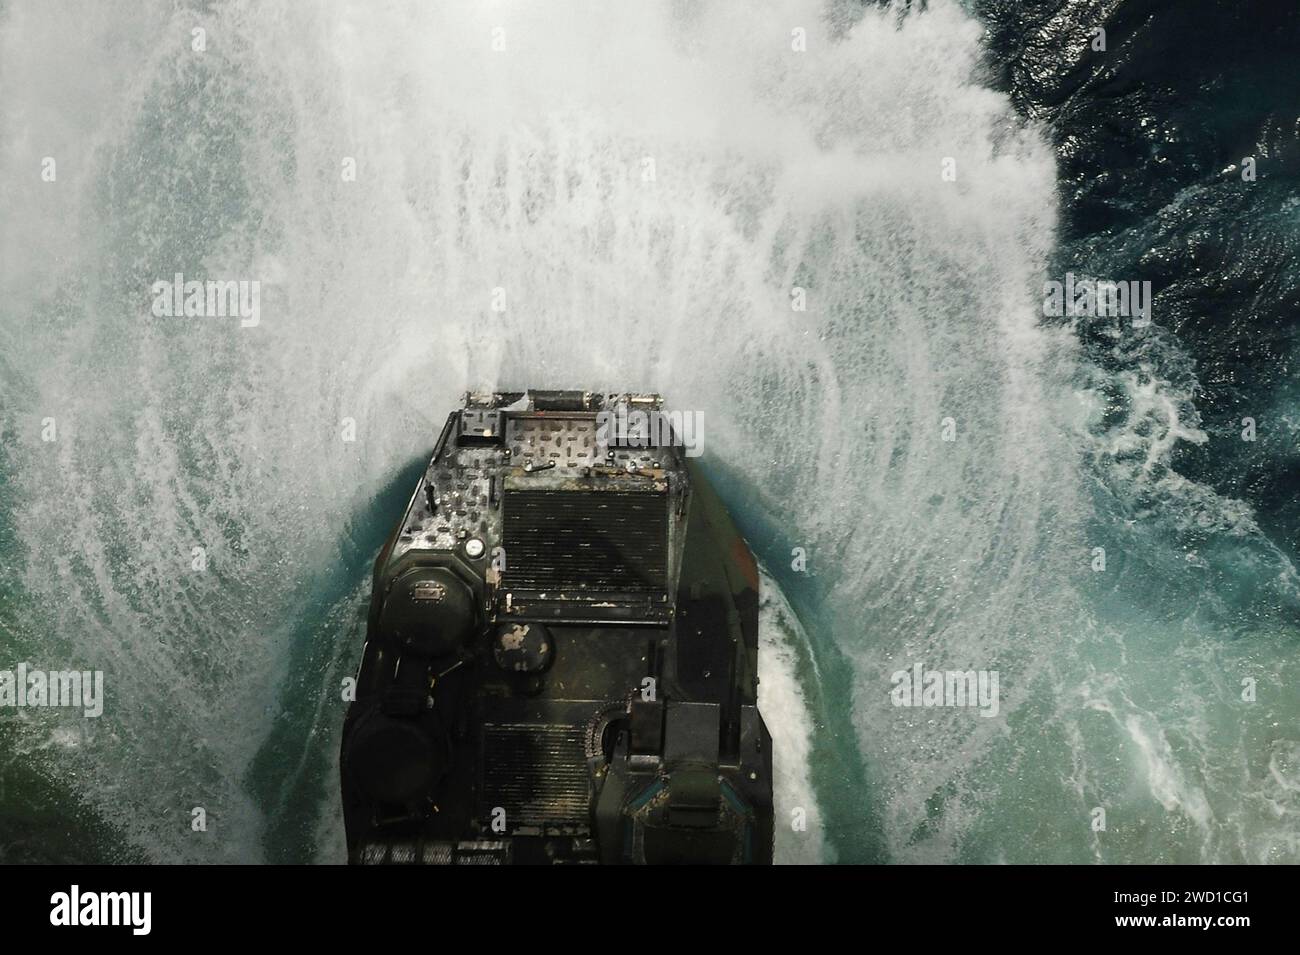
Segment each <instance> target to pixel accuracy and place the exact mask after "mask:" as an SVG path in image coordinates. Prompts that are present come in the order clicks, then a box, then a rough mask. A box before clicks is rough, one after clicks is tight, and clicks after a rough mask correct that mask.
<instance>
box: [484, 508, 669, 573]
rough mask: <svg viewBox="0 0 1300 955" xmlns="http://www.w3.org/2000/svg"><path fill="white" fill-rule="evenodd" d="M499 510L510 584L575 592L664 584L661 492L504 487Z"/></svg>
mask: <svg viewBox="0 0 1300 955" xmlns="http://www.w3.org/2000/svg"><path fill="white" fill-rule="evenodd" d="M502 516H503V524H504V527H503V529H502V537H503V546H504V547H505V553H506V570H505V574H504V580H505V582H506V584H507V585H508V586H509V587H510V588H517V589H525V590H536V591H545V592H550V593H554V594H557V595H558V594H562V593H567V594H570V595H571V596H574V597H578V596H580V595H581V594H582V593H583V592H586V593H625V594H661V593H663V592H665V591H666V590H667V586H668V495H667V493H665V492H663V491H559V490H539V491H531V490H508V491H506V493H505V499H504V510H503V515H502Z"/></svg>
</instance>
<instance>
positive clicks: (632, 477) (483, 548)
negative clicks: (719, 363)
mask: <svg viewBox="0 0 1300 955" xmlns="http://www.w3.org/2000/svg"><path fill="white" fill-rule="evenodd" d="M680 420H681V419H680V417H676V418H675V417H674V416H673V415H670V414H668V413H666V412H664V411H663V403H662V400H661V399H660V398H659V397H658V396H656V395H643V394H607V395H601V394H592V393H590V392H582V391H529V392H510V393H496V394H470V395H467V396H466V397H465V401H464V407H463V408H461V409H460V410H458V411H455V412H453V413H452V414H451V415H450V417H449V418H448V419H447V424H446V426H445V427H444V428H443V430H442V434H441V436H440V437H439V438H438V441H437V445H436V447H435V448H434V451H433V457H432V459H431V460H430V462H429V466H428V468H427V470H426V471H425V472H424V475H423V477H422V478H421V479H420V482H419V484H418V486H417V487H416V488H415V492H414V494H413V495H412V496H411V499H410V503H409V504H408V505H407V508H406V511H405V513H404V514H403V515H402V518H401V520H400V522H399V523H398V525H397V527H396V529H395V530H394V531H393V533H392V535H391V536H390V537H389V538H388V540H387V542H386V543H385V544H384V547H383V549H382V551H381V552H380V554H379V557H378V559H377V561H376V562H375V570H374V589H373V595H372V598H371V605H370V615H369V621H368V631H367V638H366V644H365V649H364V651H363V657H362V661H361V666H360V669H359V671H358V676H357V691H356V699H355V702H353V703H352V704H351V705H350V706H349V709H348V713H347V717H346V720H345V723H344V730H343V744H342V754H341V769H342V789H343V812H344V820H345V825H346V830H347V842H348V855H349V861H351V862H354V863H425V864H428V863H441V864H489V865H491V864H509V863H523V864H552V863H597V862H598V863H607V864H617V863H770V862H771V861H772V822H773V820H772V743H771V738H770V736H769V735H768V731H767V727H766V726H765V725H764V723H763V719H762V717H761V716H760V715H759V712H758V707H757V701H756V692H757V686H758V573H757V568H756V565H755V562H754V558H753V555H752V554H751V553H750V550H749V548H748V546H747V545H746V544H745V542H744V540H743V539H742V538H741V537H740V536H739V534H738V533H737V531H736V528H735V527H734V526H733V524H732V522H731V520H730V518H729V517H728V516H727V514H726V512H725V510H724V509H723V507H722V505H721V503H720V502H719V500H718V498H717V496H716V495H715V493H714V491H713V490H712V489H711V488H710V487H709V484H708V482H707V481H706V480H705V479H704V477H703V476H702V475H701V473H700V472H699V470H698V469H697V468H696V466H695V463H694V460H693V459H692V458H691V457H690V456H689V455H688V453H687V449H685V448H683V446H682V442H681V441H680V437H681V431H682V428H681V425H680Z"/></svg>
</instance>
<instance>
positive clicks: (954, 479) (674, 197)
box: [0, 0, 1300, 862]
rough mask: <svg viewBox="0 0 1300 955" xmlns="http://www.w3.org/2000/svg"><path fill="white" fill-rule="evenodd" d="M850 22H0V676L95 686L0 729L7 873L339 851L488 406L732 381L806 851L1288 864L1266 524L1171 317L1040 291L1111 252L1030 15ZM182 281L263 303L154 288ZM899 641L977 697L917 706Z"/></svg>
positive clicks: (745, 518)
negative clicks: (422, 572) (474, 423)
mask: <svg viewBox="0 0 1300 955" xmlns="http://www.w3.org/2000/svg"><path fill="white" fill-rule="evenodd" d="M852 9H853V8H851V7H850V6H848V5H840V4H837V5H834V6H833V7H832V8H831V11H832V12H831V14H829V15H828V14H827V13H826V11H825V10H824V9H823V6H822V5H820V4H815V3H805V2H802V0H800V2H789V3H777V4H771V5H764V7H763V8H762V9H761V10H756V9H754V8H753V7H752V5H743V4H727V3H722V4H697V3H688V2H681V3H674V4H667V5H654V4H644V5H642V4H638V5H636V6H635V7H630V6H626V5H625V6H624V7H621V8H611V7H610V6H609V5H604V4H589V5H585V4H565V5H563V6H549V5H548V6H543V5H539V4H537V3H535V2H531V3H530V2H521V3H517V4H515V3H503V4H499V5H492V6H486V5H484V6H470V5H452V6H451V8H450V9H449V10H444V11H442V12H438V11H435V10H432V9H429V8H428V5H425V4H416V3H409V4H406V3H391V4H380V5H376V4H370V3H360V2H344V0H337V2H332V3H323V4H319V5H312V6H310V7H307V8H291V7H289V6H288V5H272V4H262V3H252V2H247V3H245V2H230V3H221V4H193V5H187V4H174V3H171V2H167V3H125V2H124V3H115V2H107V3H98V4H66V5H57V6H46V5H37V4H25V3H6V4H3V5H0V132H2V133H3V135H0V144H2V145H0V150H2V152H0V157H2V161H3V164H4V168H3V175H4V179H5V181H6V182H7V183H10V184H11V185H10V186H9V187H8V188H7V190H6V191H5V192H4V193H3V194H0V212H2V213H3V214H2V215H0V221H2V222H3V223H4V225H3V226H2V227H0V236H2V237H3V255H0V423H2V425H3V431H2V432H0V490H2V492H3V493H2V494H0V651H2V652H3V658H0V666H8V665H11V664H16V663H18V662H20V661H26V662H29V663H31V664H32V665H33V666H43V667H47V668H51V669H58V668H64V667H76V668H78V669H101V670H103V671H104V672H105V675H106V681H107V684H108V703H107V705H106V709H105V714H104V716H103V717H101V718H100V719H98V720H88V719H83V718H79V717H76V716H73V715H70V714H67V713H60V712H42V711H32V710H27V711H21V712H19V713H17V714H14V713H13V712H12V711H6V712H4V714H3V715H0V856H2V857H3V858H5V859H95V860H116V861H127V860H135V859H141V858H144V859H151V860H161V861H173V860H175V861H263V860H264V861H338V860H339V859H340V857H341V824H340V821H339V819H338V818H337V816H338V812H337V805H336V794H335V772H336V749H337V737H338V731H339V728H340V724H341V720H342V713H343V705H344V704H343V701H342V697H341V692H340V687H341V681H342V680H343V679H344V678H345V677H347V676H349V675H350V674H351V673H352V672H353V669H354V667H355V665H356V662H357V659H358V656H359V653H360V648H361V642H362V640H363V636H364V621H363V613H364V607H365V604H366V601H367V599H368V592H367V589H368V581H367V569H368V565H369V562H370V561H371V560H372V559H373V556H374V554H375V552H376V551H377V549H378V546H379V543H380V541H381V540H382V538H383V536H384V533H385V532H386V530H387V529H388V524H389V522H390V521H391V520H393V519H395V517H396V515H397V513H398V511H399V510H400V507H401V505H402V504H403V503H404V501H405V499H406V496H407V495H408V494H409V489H410V487H411V485H412V483H413V481H414V477H415V475H416V473H418V469H419V467H420V466H421V462H422V458H423V457H424V456H425V455H427V453H428V450H429V448H430V446H431V444H432V441H433V439H434V437H435V435H436V433H437V430H438V428H439V427H440V426H441V422H442V419H443V417H444V416H445V414H446V413H447V412H448V411H449V410H450V409H451V408H452V407H453V406H454V405H455V403H456V402H457V400H458V397H459V394H460V393H461V392H462V391H463V390H465V389H466V388H476V389H478V388H490V387H494V386H496V387H501V388H507V387H519V386H524V385H534V386H541V387H557V386H580V387H590V388H593V389H601V388H613V389H621V388H624V387H629V386H630V387H634V388H644V389H654V390H659V391H662V392H663V393H665V394H666V396H667V397H668V400H669V401H670V403H672V404H673V405H674V406H677V407H682V408H690V409H695V410H699V411H702V412H703V414H704V420H705V452H706V455H707V459H708V461H709V466H710V469H711V473H712V474H713V475H714V476H715V477H716V479H717V482H718V486H719V490H720V491H721V493H722V495H723V497H724V498H725V499H726V500H727V502H728V504H729V506H731V507H732V509H733V511H734V512H735V514H736V516H737V519H738V521H739V523H740V524H741V525H742V527H743V529H744V530H745V532H746V534H747V536H748V537H749V538H750V539H751V541H752V542H753V544H754V547H755V550H756V551H757V552H758V554H759V556H760V558H761V559H762V561H763V563H764V564H765V566H766V567H767V568H768V569H769V571H770V572H771V574H772V576H773V578H774V579H775V581H776V582H777V584H778V585H779V587H780V589H781V590H782V591H784V594H785V597H786V598H787V599H788V601H789V605H790V607H792V608H793V610H792V611H786V610H785V609H783V608H782V607H781V605H780V601H779V600H777V598H776V597H775V595H773V596H772V597H771V599H770V601H769V604H768V606H767V609H766V610H765V614H764V626H765V628H767V630H768V634H767V636H766V637H765V639H766V640H767V643H766V644H765V646H766V647H767V649H768V650H769V651H770V653H769V655H770V656H771V657H772V659H773V660H774V661H776V663H775V665H774V666H769V668H768V670H765V673H764V688H763V689H764V693H765V697H764V700H763V706H764V709H765V714H766V717H767V720H768V722H769V723H770V724H773V725H774V726H779V727H780V732H779V734H778V740H777V742H778V746H779V749H778V757H779V758H783V759H784V760H785V765H786V766H787V767H788V773H787V774H786V775H784V776H783V778H782V780H781V783H780V787H779V792H778V800H779V806H778V808H779V809H780V810H781V811H782V813H788V812H789V810H790V809H792V808H803V809H805V810H807V811H808V813H809V815H810V817H811V825H810V827H809V829H808V831H807V832H795V831H785V829H783V830H782V835H781V836H780V853H781V855H782V858H784V859H788V860H790V861H806V860H809V859H825V860H838V861H842V862H859V861H889V862H1028V861H1033V862H1095V861H1101V862H1224V861H1234V862H1235V861H1241V862H1295V861H1300V825H1298V820H1300V697H1298V696H1297V694H1296V691H1295V687H1296V686H1297V681H1298V678H1300V646H1298V644H1297V638H1298V636H1300V634H1298V632H1297V624H1296V621H1297V619H1298V618H1297V613H1296V611H1297V609H1298V604H1300V580H1298V579H1297V576H1296V571H1295V567H1294V556H1295V555H1294V546H1293V545H1294V539H1295V538H1294V534H1293V532H1292V531H1290V530H1288V528H1289V525H1287V524H1286V523H1285V518H1286V513H1287V512H1286V511H1285V509H1283V510H1282V511H1281V512H1280V516H1279V512H1278V510H1277V508H1272V509H1269V508H1266V507H1264V505H1263V504H1262V503H1261V502H1259V501H1255V500H1252V499H1251V497H1250V495H1249V493H1247V490H1246V489H1244V488H1237V489H1234V488H1231V487H1227V486H1224V485H1223V483H1222V482H1219V481H1217V480H1215V479H1214V477H1213V475H1211V474H1209V473H1208V472H1207V466H1206V465H1205V462H1200V465H1201V466H1200V467H1199V468H1196V467H1194V465H1196V464H1197V462H1196V461H1193V460H1189V459H1188V458H1187V457H1186V455H1188V454H1189V453H1191V454H1196V453H1200V452H1199V451H1198V449H1205V448H1206V447H1207V445H1214V444H1215V443H1216V442H1223V441H1224V440H1225V439H1226V437H1227V436H1229V429H1228V428H1227V426H1226V420H1227V419H1226V418H1224V419H1223V420H1207V418H1206V417H1204V416H1202V414H1201V412H1200V410H1199V409H1200V405H1199V404H1198V402H1199V401H1200V400H1201V397H1202V392H1201V391H1199V390H1198V386H1199V381H1198V380H1197V371H1196V366H1195V361H1194V360H1193V359H1194V351H1193V348H1194V344H1188V341H1185V340H1181V339H1179V338H1178V337H1177V336H1176V335H1175V334H1174V332H1173V331H1172V330H1171V329H1170V328H1168V327H1166V326H1164V325H1162V316H1163V315H1164V313H1163V312H1161V311H1160V310H1159V309H1157V312H1156V315H1155V323H1156V326H1157V328H1156V329H1155V330H1153V331H1151V332H1149V333H1147V334H1146V335H1142V336H1138V337H1127V336H1125V335H1121V336H1119V337H1114V336H1110V337H1107V336H1099V335H1098V333H1097V332H1096V330H1095V329H1091V328H1083V327H1079V326H1077V325H1070V324H1059V323H1057V324H1053V323H1047V322H1044V321H1042V319H1041V301H1040V295H1039V290H1041V287H1042V281H1043V279H1044V277H1046V276H1049V275H1053V276H1054V275H1059V273H1060V272H1062V271H1064V269H1065V268H1066V267H1069V266H1071V265H1072V264H1073V263H1074V262H1076V261H1078V260H1079V258H1081V257H1086V254H1087V252H1088V249H1089V247H1090V246H1089V241H1088V239H1087V238H1081V236H1080V225H1079V216H1078V213H1077V208H1076V206H1074V205H1071V202H1072V200H1071V197H1070V195H1069V194H1068V189H1066V188H1065V187H1063V185H1062V183H1063V179H1062V173H1063V168H1064V163H1063V160H1062V158H1061V155H1062V154H1061V147H1060V143H1059V142H1058V141H1057V133H1056V132H1054V131H1053V129H1052V128H1049V127H1048V126H1047V125H1046V124H1045V123H1043V122H1029V121H1026V120H1025V119H1024V118H1023V117H1024V115H1025V114H1026V113H1027V112H1031V111H1030V110H1027V109H1026V108H1025V104H1024V102H1023V98H1024V97H1023V96H1021V95H1020V93H1021V92H1023V91H1019V90H1015V89H1013V90H1010V91H1005V92H1004V91H1002V90H1003V89H1004V88H1005V84H1001V83H1000V82H999V80H998V78H997V77H996V76H995V75H992V73H991V72H990V70H989V68H988V63H987V57H988V55H989V52H990V48H989V44H990V43H995V42H1005V41H1006V38H1005V36H1002V35H1001V34H997V33H996V32H995V33H994V34H992V35H990V34H986V32H985V29H984V25H983V24H981V22H979V21H977V20H976V19H974V15H975V14H973V13H972V12H968V11H967V10H965V9H963V8H962V7H961V6H959V5H957V4H955V3H943V2H939V3H931V4H929V5H928V6H927V7H926V9H924V10H918V11H915V12H913V13H911V14H909V15H901V14H900V13H898V12H897V11H895V10H887V11H878V10H876V9H874V8H873V9H871V10H869V11H866V12H862V11H857V12H851V11H852ZM974 9H975V11H976V12H977V13H978V12H979V10H980V8H979V5H975V7H974ZM798 27H801V28H803V29H805V30H806V37H807V49H806V51H805V52H799V53H796V52H795V51H793V50H791V49H790V45H791V31H792V29H794V28H798ZM498 28H500V29H501V30H503V31H504V32H503V33H497V32H494V31H496V30H497V29H498ZM195 29H202V30H203V31H205V32H204V33H203V34H202V36H203V39H204V43H203V46H204V49H202V50H196V49H194V43H195V40H196V37H195V35H194V33H193V32H192V31H193V30H195ZM494 42H496V43H497V45H500V43H501V42H504V45H505V48H504V49H500V50H498V49H494V48H493V44H494ZM1018 107H1019V109H1018ZM1063 121H1064V120H1063ZM47 156H48V157H53V158H55V159H56V161H57V177H56V179H55V180H54V181H53V182H47V181H43V180H42V178H41V175H40V173H41V169H42V165H41V164H42V160H43V158H44V157H47ZM945 157H951V158H953V159H954V160H955V168H956V170H957V178H956V181H954V182H946V181H944V180H943V179H942V178H941V177H940V169H941V161H942V159H943V158H945ZM647 159H648V160H651V161H652V162H650V163H647ZM349 160H352V161H354V163H355V170H356V176H355V178H354V179H348V178H345V171H346V170H347V169H349V168H350V164H349ZM1272 188H1273V189H1275V190H1276V189H1278V188H1279V187H1277V186H1273V187H1272ZM1286 201H1287V198H1286V193H1285V190H1283V192H1282V193H1280V194H1278V195H1277V196H1276V202H1277V209H1276V211H1275V213H1274V214H1275V215H1278V216H1281V217H1283V218H1282V220H1281V221H1280V222H1279V223H1278V227H1279V228H1286V227H1288V224H1294V219H1286V218H1285V216H1286V215H1292V216H1293V215H1294V211H1292V212H1291V213H1287V212H1286V211H1285V210H1286V209H1289V208H1291V207H1288V206H1285V203H1286ZM1097 244H1098V241H1097V240H1096V239H1095V238H1094V239H1093V241H1092V245H1093V246H1095V245H1097ZM1091 261H1092V262H1093V264H1094V265H1095V264H1096V263H1097V262H1099V261H1101V260H1100V259H1093V260H1091ZM1114 267H1115V268H1122V267H1123V266H1122V265H1115V266H1114ZM1080 271H1084V269H1082V268H1080ZM176 272H183V273H185V274H186V275H187V276H189V277H208V278H219V279H229V280H234V281H258V282H260V283H261V315H260V322H259V324H258V325H257V326H256V327H250V328H243V327H241V326H240V323H239V321H238V320H237V319H230V318H190V319H185V318H178V319H164V318H155V317H154V316H153V315H152V314H151V308H150V306H151V298H152V296H151V292H150V289H151V286H152V284H153V283H154V282H155V281H158V280H160V279H170V278H171V276H173V275H174V274H175V273H176ZM1117 277H1122V278H1128V277H1137V276H1130V275H1129V274H1128V273H1123V274H1120V275H1118V276H1117ZM796 286H797V287H799V288H801V289H804V290H805V292H806V297H807V308H806V310H805V311H794V310H793V309H792V308H791V290H792V288H794V287H796ZM498 290H500V292H498ZM500 301H504V303H505V309H504V311H497V310H494V307H493V306H494V303H497V302H500ZM1133 335H1134V336H1136V335H1137V333H1133ZM1294 397H1295V395H1294V392H1293V391H1292V392H1289V393H1288V392H1285V391H1278V392H1276V393H1274V394H1272V397H1271V398H1270V401H1271V402H1278V404H1275V405H1274V404H1270V405H1269V406H1268V407H1267V408H1265V409H1264V410H1261V411H1260V412H1259V416H1260V418H1261V420H1265V419H1268V420H1272V421H1274V422H1276V421H1281V420H1289V421H1300V409H1297V408H1296V406H1295V405H1294V400H1293V399H1294ZM1288 402H1290V403H1288ZM48 418H54V419H55V424H56V430H57V437H56V439H55V440H53V441H45V440H42V432H43V430H45V427H46V426H45V421H46V419H48ZM946 419H951V420H952V425H951V433H952V435H953V437H954V438H955V440H952V441H947V440H944V437H945V431H946V430H947V429H946V428H945V421H946ZM1290 427H1291V428H1292V431H1291V435H1292V437H1294V428H1295V427H1296V426H1295V425H1294V424H1292V425H1290ZM353 429H354V431H355V440H352V441H348V440H344V436H345V434H348V433H351V431H352V430H353ZM1268 440H1269V441H1273V442H1277V443H1278V444H1279V445H1281V444H1284V443H1285V441H1284V439H1283V438H1280V437H1278V432H1277V430H1276V429H1274V430H1272V431H1271V432H1270V437H1269V439H1268ZM1215 460H1216V461H1218V462H1219V466H1220V467H1222V468H1225V469H1227V468H1229V465H1228V464H1225V463H1223V462H1224V461H1230V460H1232V459H1231V458H1230V457H1228V456H1226V455H1225V456H1224V457H1220V458H1217V459H1215ZM1211 463H1213V462H1211ZM1210 470H1212V468H1210ZM196 547H200V548H203V552H204V555H205V557H206V569H204V570H195V569H194V560H195V556H194V548H196ZM1098 547H1102V548H1104V549H1105V552H1106V566H1105V570H1104V571H1097V570H1094V561H1095V548H1098ZM795 548H801V549H803V551H804V553H805V555H806V558H807V565H806V568H805V569H804V570H795V569H794V568H793V567H792V562H793V555H792V551H793V550H794V549H795ZM796 615H797V618H798V619H797V620H795V619H794V616H796ZM917 662H920V663H923V664H925V665H926V666H928V667H930V668H936V669H963V670H964V669H986V670H987V669H992V670H997V671H998V672H999V674H1000V685H1001V694H1002V697H1001V706H1000V713H999V716H998V717H997V718H993V719H985V718H981V717H979V716H978V715H977V713H975V712H974V711H971V710H959V709H900V708H898V707H895V706H893V705H891V703H890V696H889V691H890V689H891V681H890V676H891V674H892V673H894V672H895V671H897V670H900V669H907V668H909V667H910V666H912V665H913V664H914V663H917ZM769 674H770V679H769ZM1245 679H1251V680H1254V681H1255V686H1256V690H1257V695H1256V699H1255V701H1254V702H1246V701H1245V700H1243V699H1242V689H1243V687H1242V681H1243V680H1245ZM805 804H806V805H805ZM196 807H201V808H203V810H204V811H205V813H206V818H207V830H206V831H204V832H196V831H194V829H193V828H192V819H193V810H194V809H195V808H196ZM1098 808H1102V809H1104V810H1105V814H1106V821H1107V826H1106V829H1105V831H1096V830H1095V829H1094V826H1093V819H1094V817H1095V810H1096V809H1098Z"/></svg>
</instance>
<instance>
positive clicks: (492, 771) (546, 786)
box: [480, 723, 588, 827]
mask: <svg viewBox="0 0 1300 955" xmlns="http://www.w3.org/2000/svg"><path fill="white" fill-rule="evenodd" d="M480 765H481V766H482V767H483V789H482V805H481V807H480V809H481V812H482V814H483V816H484V818H489V817H490V814H491V812H492V810H493V808H495V807H497V806H500V807H502V808H504V809H505V811H506V819H507V820H508V821H509V824H510V825H511V827H514V826H519V825H524V826H547V825H549V826H586V825H587V824H588V809H587V807H588V780H587V764H586V756H585V751H584V749H583V728H582V727H579V726H570V725H568V724H565V723H498V724H487V725H485V726H484V727H483V759H482V762H481V764H480Z"/></svg>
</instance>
